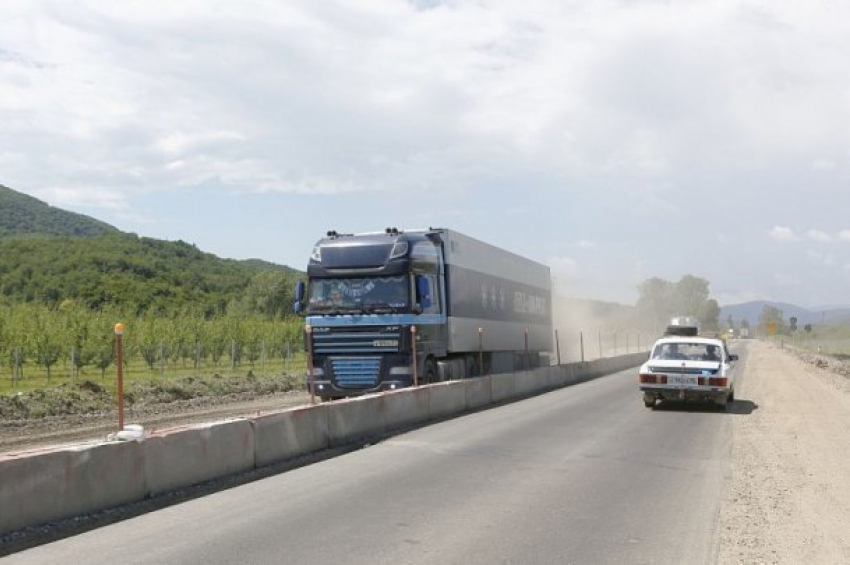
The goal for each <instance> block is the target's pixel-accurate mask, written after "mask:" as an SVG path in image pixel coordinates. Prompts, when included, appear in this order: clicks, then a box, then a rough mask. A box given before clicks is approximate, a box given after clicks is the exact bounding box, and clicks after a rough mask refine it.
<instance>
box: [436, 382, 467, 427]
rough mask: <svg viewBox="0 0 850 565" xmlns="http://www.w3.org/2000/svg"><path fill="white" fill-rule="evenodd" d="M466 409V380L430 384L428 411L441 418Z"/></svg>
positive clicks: (437, 418)
mask: <svg viewBox="0 0 850 565" xmlns="http://www.w3.org/2000/svg"><path fill="white" fill-rule="evenodd" d="M464 410H466V381H465V380H464V381H452V382H446V383H437V384H433V385H429V386H428V412H429V414H430V416H431V419H433V420H439V419H441V418H446V417H448V416H453V415H455V414H460V413H462V412H463V411H464Z"/></svg>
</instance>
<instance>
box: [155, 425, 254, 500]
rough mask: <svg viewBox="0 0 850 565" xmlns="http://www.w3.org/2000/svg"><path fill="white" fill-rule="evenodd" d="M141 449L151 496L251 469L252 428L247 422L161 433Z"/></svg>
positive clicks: (175, 429)
mask: <svg viewBox="0 0 850 565" xmlns="http://www.w3.org/2000/svg"><path fill="white" fill-rule="evenodd" d="M142 445H143V446H144V461H145V477H146V478H147V485H148V493H149V494H152V495H153V494H160V493H164V492H168V491H170V490H175V489H179V488H183V487H187V486H190V485H194V484H198V483H202V482H204V481H209V480H211V479H216V478H219V477H226V476H228V475H232V474H234V473H239V472H242V471H248V470H250V469H253V468H254V428H253V427H251V422H249V421H248V420H242V419H240V420H231V421H227V422H218V423H213V424H204V425H199V426H187V427H183V428H174V429H171V430H164V431H162V432H158V433H155V434H153V435H151V436H150V437H149V438H147V439H146V440H145V441H144V442H143V443H142Z"/></svg>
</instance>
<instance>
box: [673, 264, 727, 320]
mask: <svg viewBox="0 0 850 565" xmlns="http://www.w3.org/2000/svg"><path fill="white" fill-rule="evenodd" d="M674 296H675V303H676V311H677V312H678V313H679V314H680V315H682V316H697V317H699V314H700V310H701V309H702V308H703V307H704V305H705V303H706V301H707V300H708V281H707V280H705V279H701V278H699V277H695V276H693V275H685V276H683V277H682V278H681V279H679V282H677V283H676V284H675V286H674ZM715 304H716V303H715ZM718 316H719V313H718ZM700 320H701V321H703V320H702V318H700ZM710 321H713V322H714V325H715V327H716V326H717V319H716V317H715V318H714V319H713V320H710Z"/></svg>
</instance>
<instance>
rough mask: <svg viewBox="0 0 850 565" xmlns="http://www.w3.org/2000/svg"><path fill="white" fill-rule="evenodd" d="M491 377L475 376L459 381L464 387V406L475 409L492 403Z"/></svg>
mask: <svg viewBox="0 0 850 565" xmlns="http://www.w3.org/2000/svg"><path fill="white" fill-rule="evenodd" d="M491 379H492V377H477V378H474V379H464V380H463V381H461V382H462V383H463V385H464V388H465V389H466V407H467V408H468V409H469V410H476V409H478V408H482V407H484V406H487V405H488V404H491V403H492V398H493V395H492V388H491Z"/></svg>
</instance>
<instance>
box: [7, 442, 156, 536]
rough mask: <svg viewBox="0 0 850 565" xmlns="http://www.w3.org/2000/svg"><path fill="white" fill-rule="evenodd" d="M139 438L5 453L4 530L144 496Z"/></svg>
mask: <svg viewBox="0 0 850 565" xmlns="http://www.w3.org/2000/svg"><path fill="white" fill-rule="evenodd" d="M143 457H144V454H143V450H142V445H141V444H140V443H139V442H135V441H131V442H122V443H98V444H92V445H86V446H76V447H70V448H58V449H56V450H50V451H42V452H36V453H30V454H22V455H20V456H15V455H11V456H0V534H4V533H7V532H10V531H14V530H17V529H20V528H24V527H27V526H33V525H36V524H43V523H46V522H50V521H54V520H60V519H63V518H70V517H73V516H77V515H80V514H85V513H87V512H92V511H94V510H100V509H104V508H110V507H113V506H119V505H121V504H126V503H128V502H133V501H135V500H140V499H142V498H144V495H145V490H146V486H145V476H144V460H143Z"/></svg>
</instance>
